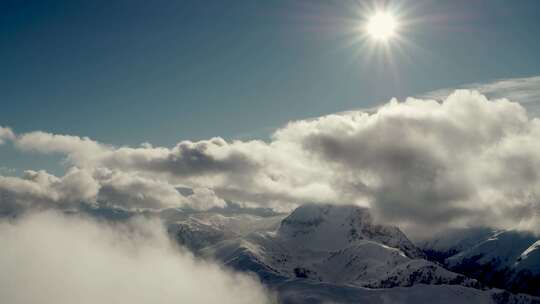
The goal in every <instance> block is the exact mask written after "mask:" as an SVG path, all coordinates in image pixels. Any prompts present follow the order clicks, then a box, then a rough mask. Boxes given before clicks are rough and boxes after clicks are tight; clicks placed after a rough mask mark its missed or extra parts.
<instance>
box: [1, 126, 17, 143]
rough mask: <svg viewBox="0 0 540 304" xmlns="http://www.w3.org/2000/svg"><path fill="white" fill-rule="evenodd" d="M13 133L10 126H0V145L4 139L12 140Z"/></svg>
mask: <svg viewBox="0 0 540 304" xmlns="http://www.w3.org/2000/svg"><path fill="white" fill-rule="evenodd" d="M14 138H15V134H14V133H13V131H12V130H11V129H10V128H5V127H2V126H0V145H2V144H3V143H4V142H5V141H6V140H13V139H14Z"/></svg>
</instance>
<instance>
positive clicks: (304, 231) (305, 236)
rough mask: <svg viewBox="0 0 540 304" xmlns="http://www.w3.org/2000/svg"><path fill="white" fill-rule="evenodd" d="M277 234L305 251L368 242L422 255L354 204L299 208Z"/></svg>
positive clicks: (283, 222)
mask: <svg viewBox="0 0 540 304" xmlns="http://www.w3.org/2000/svg"><path fill="white" fill-rule="evenodd" d="M278 234H279V235H280V236H281V237H283V238H284V239H288V240H290V241H291V242H292V243H294V244H296V245H297V246H300V247H303V248H305V249H309V250H338V249H341V248H345V247H347V246H350V245H354V244H356V243H358V242H359V241H362V240H368V241H376V242H378V243H382V244H384V245H386V246H389V247H393V248H396V249H399V250H401V251H403V253H404V254H405V255H407V256H409V257H411V258H416V257H422V256H423V254H422V253H421V251H420V250H419V249H418V248H416V247H415V246H414V245H413V244H412V242H411V241H410V240H409V239H408V238H407V237H406V236H405V235H404V234H403V233H402V232H401V230H399V228H397V227H393V226H387V225H379V224H376V223H374V221H373V218H372V216H371V214H370V210H369V209H368V208H365V207H360V206H354V205H328V204H324V205H322V204H321V205H317V204H306V205H302V206H300V207H298V208H296V209H295V210H294V211H293V212H292V213H291V214H290V215H289V216H288V217H286V218H285V219H283V221H282V222H281V226H280V228H279V230H278Z"/></svg>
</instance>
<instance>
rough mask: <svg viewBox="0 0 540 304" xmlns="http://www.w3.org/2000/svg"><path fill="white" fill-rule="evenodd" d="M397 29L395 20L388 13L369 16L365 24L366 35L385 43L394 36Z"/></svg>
mask: <svg viewBox="0 0 540 304" xmlns="http://www.w3.org/2000/svg"><path fill="white" fill-rule="evenodd" d="M397 28H398V22H397V20H396V18H395V17H394V16H393V15H392V14H391V13H389V12H377V13H375V14H374V15H373V16H371V17H370V18H369V20H368V22H367V24H366V32H367V33H368V35H369V36H370V37H371V38H373V39H375V40H377V41H383V42H386V41H388V40H389V39H391V38H392V37H394V36H395V34H396V31H397Z"/></svg>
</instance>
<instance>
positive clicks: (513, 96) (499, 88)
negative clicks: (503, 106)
mask: <svg viewBox="0 0 540 304" xmlns="http://www.w3.org/2000/svg"><path fill="white" fill-rule="evenodd" d="M459 89H466V90H474V91H478V92H480V93H482V94H484V95H486V96H487V97H488V98H492V99H499V98H506V99H509V100H512V101H515V102H519V103H520V104H522V105H523V106H524V107H525V108H527V110H528V111H529V112H530V113H531V114H533V115H535V116H538V115H539V114H540V76H532V77H522V78H509V79H499V80H495V81H492V82H487V83H473V84H467V85H463V86H461V87H460V88H459ZM454 90H455V88H452V89H441V90H436V91H432V92H428V93H426V94H423V95H422V97H423V98H432V99H433V98H434V99H438V100H443V99H445V98H446V97H447V96H448V95H450V94H451V93H452V92H453V91H454Z"/></svg>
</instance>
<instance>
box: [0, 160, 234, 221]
mask: <svg viewBox="0 0 540 304" xmlns="http://www.w3.org/2000/svg"><path fill="white" fill-rule="evenodd" d="M192 192H193V194H191V195H189V196H184V195H182V194H181V193H180V192H179V191H178V189H176V187H175V186H174V185H172V184H170V183H168V182H167V181H164V180H158V179H153V178H151V177H144V176H140V175H138V174H136V173H133V172H122V171H118V170H109V169H106V168H96V169H88V168H84V169H80V168H77V167H71V168H70V169H69V170H68V171H67V173H66V174H65V175H64V176H62V177H56V176H54V175H52V174H49V173H47V172H45V171H31V170H28V171H25V172H24V175H23V176H22V177H13V176H0V214H4V215H13V214H19V213H22V212H25V211H27V210H30V209H42V210H43V209H59V210H68V209H77V208H79V205H80V204H81V203H87V204H88V203H90V204H93V203H99V204H101V205H106V206H109V207H115V208H122V209H125V210H129V211H137V210H161V209H166V208H178V207H185V208H191V209H196V210H207V209H211V208H215V207H218V208H219V207H225V206H226V202H225V201H224V200H223V199H221V198H219V197H218V196H217V195H216V194H215V193H214V191H213V190H212V189H207V188H201V187H196V188H193V189H192Z"/></svg>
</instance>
